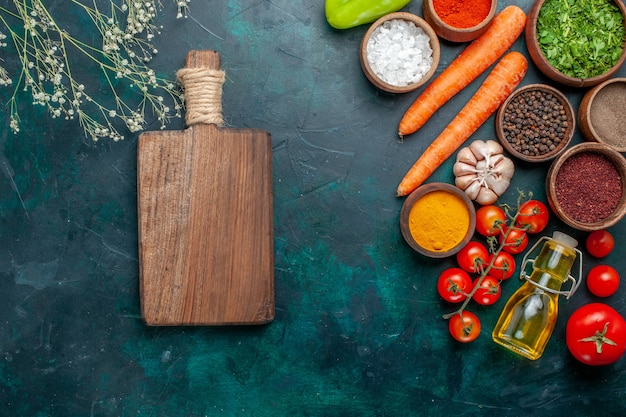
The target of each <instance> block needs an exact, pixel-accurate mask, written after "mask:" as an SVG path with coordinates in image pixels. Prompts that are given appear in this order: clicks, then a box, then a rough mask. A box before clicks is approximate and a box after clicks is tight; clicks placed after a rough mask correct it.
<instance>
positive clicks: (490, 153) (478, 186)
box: [453, 140, 515, 205]
mask: <svg viewBox="0 0 626 417" xmlns="http://www.w3.org/2000/svg"><path fill="white" fill-rule="evenodd" d="M514 171H515V167H514V165H513V161H511V160H510V159H509V158H507V157H506V156H504V154H503V149H502V146H501V145H500V144H499V143H498V142H496V141H495V140H487V141H484V142H483V141H482V140H475V141H474V142H472V143H471V144H470V146H468V147H465V148H462V149H461V150H460V151H459V152H458V153H457V155H456V162H455V163H454V168H453V172H454V176H455V180H454V183H455V184H456V186H457V187H459V188H460V189H462V190H463V191H465V194H467V196H468V197H469V198H471V199H472V200H474V201H476V202H477V203H478V204H481V205H486V204H493V203H495V201H496V200H497V199H498V197H499V196H501V195H502V194H504V192H505V191H506V190H507V188H509V184H510V183H511V178H512V177H513V173H514Z"/></svg>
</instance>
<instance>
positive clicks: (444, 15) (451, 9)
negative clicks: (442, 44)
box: [433, 0, 491, 28]
mask: <svg viewBox="0 0 626 417" xmlns="http://www.w3.org/2000/svg"><path fill="white" fill-rule="evenodd" d="M433 7H434V9H435V13H437V16H439V18H440V19H441V20H443V21H444V22H446V23H447V24H449V25H450V26H454V27H455V28H471V27H473V26H476V25H477V24H479V23H480V22H482V21H483V20H485V18H486V17H487V15H489V10H491V0H433Z"/></svg>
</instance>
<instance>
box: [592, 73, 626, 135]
mask: <svg viewBox="0 0 626 417" xmlns="http://www.w3.org/2000/svg"><path fill="white" fill-rule="evenodd" d="M624 109H626V82H616V83H613V84H609V85H607V86H606V87H604V88H603V89H601V90H600V91H598V93H597V94H596V96H595V98H594V99H593V102H592V103H591V108H590V118H591V125H592V126H593V128H594V130H595V131H596V133H597V134H598V136H600V137H601V138H602V139H604V141H606V142H607V143H608V144H609V145H614V146H619V147H624V146H626V117H624Z"/></svg>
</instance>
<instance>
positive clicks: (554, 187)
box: [546, 142, 626, 232]
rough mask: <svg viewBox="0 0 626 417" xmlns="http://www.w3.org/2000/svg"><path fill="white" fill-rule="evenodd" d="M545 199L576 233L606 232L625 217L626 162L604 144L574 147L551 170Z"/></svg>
mask: <svg viewBox="0 0 626 417" xmlns="http://www.w3.org/2000/svg"><path fill="white" fill-rule="evenodd" d="M546 195H547V199H548V204H549V205H550V208H551V209H552V211H553V212H554V213H555V214H556V216H557V217H558V218H559V219H561V220H562V221H563V222H564V223H566V224H567V225H569V226H571V227H573V228H574V229H577V230H583V231H588V232H590V231H594V230H601V229H607V228H609V227H611V226H613V225H615V224H616V223H617V222H619V221H620V220H621V219H622V218H623V217H624V215H625V214H626V159H625V158H624V157H623V156H622V154H621V153H619V152H617V151H616V150H615V149H613V148H612V147H610V146H608V145H605V144H603V143H593V142H584V143H579V144H578V145H575V146H572V147H571V148H569V149H567V150H566V151H565V152H563V153H562V154H561V155H560V156H558V157H557V158H556V159H555V160H554V162H553V163H552V165H551V166H550V169H549V170H548V175H547V178H546Z"/></svg>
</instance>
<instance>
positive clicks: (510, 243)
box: [498, 228, 528, 255]
mask: <svg viewBox="0 0 626 417" xmlns="http://www.w3.org/2000/svg"><path fill="white" fill-rule="evenodd" d="M505 236H506V239H505ZM498 241H499V242H500V244H501V245H502V244H503V243H504V247H503V249H504V250H505V251H507V252H509V253H512V254H513V255H517V254H518V253H521V252H523V251H524V249H526V246H528V235H527V234H526V232H524V231H523V230H521V229H517V228H510V229H506V230H505V231H504V234H501V235H500V237H499V238H498Z"/></svg>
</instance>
